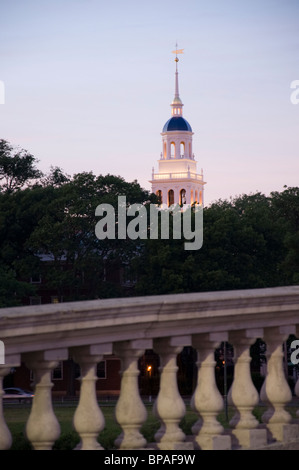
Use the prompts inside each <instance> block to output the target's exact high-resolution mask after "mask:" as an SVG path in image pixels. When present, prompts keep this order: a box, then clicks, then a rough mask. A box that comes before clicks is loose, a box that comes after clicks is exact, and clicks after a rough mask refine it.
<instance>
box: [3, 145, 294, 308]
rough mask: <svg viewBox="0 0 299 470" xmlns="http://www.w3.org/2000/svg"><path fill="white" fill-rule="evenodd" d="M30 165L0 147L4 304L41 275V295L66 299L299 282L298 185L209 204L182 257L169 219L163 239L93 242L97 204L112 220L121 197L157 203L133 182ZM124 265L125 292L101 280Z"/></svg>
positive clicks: (29, 289) (17, 299)
mask: <svg viewBox="0 0 299 470" xmlns="http://www.w3.org/2000/svg"><path fill="white" fill-rule="evenodd" d="M35 164H36V159H35V158H34V157H33V156H32V155H30V154H29V153H28V152H26V151H16V150H14V149H13V147H12V146H11V145H10V144H9V143H8V142H6V141H4V140H0V184H1V185H2V191H0V281H1V287H0V306H2V307H3V306H11V305H19V304H21V303H22V302H24V299H26V298H27V299H28V297H29V295H34V293H35V289H34V288H33V286H32V285H31V284H30V278H32V277H35V276H39V275H40V274H41V276H42V279H43V281H44V284H43V288H44V289H45V290H47V291H51V292H53V293H55V295H57V296H62V297H63V300H64V301H66V300H82V299H94V298H109V297H120V296H124V295H158V294H171V293H183V292H198V291H217V290H230V289H249V288H263V287H271V286H279V285H288V284H296V283H297V284H298V283H299V188H284V190H283V191H282V192H280V193H279V192H273V193H271V194H270V196H268V197H267V196H265V195H263V194H261V193H256V194H250V195H241V196H238V197H236V198H234V199H231V200H229V201H228V200H224V201H223V200H219V201H217V202H215V203H213V204H211V205H210V206H209V207H206V208H204V216H203V219H204V227H203V234H204V242H203V246H202V248H201V249H199V250H197V251H187V250H185V249H184V243H185V240H184V238H183V236H182V237H181V239H172V222H171V218H170V239H169V240H161V239H159V240H154V239H150V238H149V237H148V239H147V240H138V239H137V240H130V239H129V238H127V239H124V240H122V239H118V238H117V237H116V239H115V240H111V239H108V238H106V239H105V240H98V239H97V237H96V236H95V226H96V223H97V221H98V218H97V217H96V216H95V209H96V207H97V206H98V205H99V204H103V203H109V204H111V205H112V206H113V207H114V208H115V214H116V222H117V220H118V196H126V202H127V206H129V205H132V204H134V203H139V204H140V203H142V204H144V206H145V207H147V206H148V205H149V204H150V203H157V198H156V196H155V195H153V194H150V193H149V192H148V191H145V190H143V189H142V188H141V187H140V185H139V184H138V182H137V181H133V182H131V183H129V182H126V181H125V180H124V179H123V178H122V177H120V176H114V175H109V174H108V175H106V176H104V175H99V176H96V175H94V174H93V173H92V172H83V173H78V174H75V175H74V176H73V177H70V176H69V175H65V174H64V173H63V171H62V170H61V169H60V168H57V167H56V168H51V170H50V172H49V174H48V175H46V176H44V175H41V173H40V172H39V171H38V170H37V169H36V168H35ZM32 181H34V184H32ZM29 183H30V184H31V186H30V187H29ZM148 214H149V211H148ZM193 216H194V214H193ZM148 227H149V220H148ZM124 266H125V270H126V275H127V277H128V278H130V279H131V280H134V282H135V289H134V290H133V289H131V290H130V292H128V291H127V290H125V288H124V287H123V285H122V283H121V282H120V280H118V281H117V280H116V281H115V280H111V279H108V278H107V270H110V271H114V272H119V270H120V268H122V267H124Z"/></svg>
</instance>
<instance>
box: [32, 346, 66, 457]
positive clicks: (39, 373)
mask: <svg viewBox="0 0 299 470" xmlns="http://www.w3.org/2000/svg"><path fill="white" fill-rule="evenodd" d="M67 357H68V353H67V350H66V349H63V350H53V351H45V352H42V351H40V352H37V353H29V354H25V355H24V361H25V363H26V365H27V367H28V368H29V369H32V370H33V372H34V383H35V391H34V398H33V402H32V408H31V413H30V416H29V418H28V421H27V423H26V428H25V431H26V436H27V438H28V440H29V441H30V442H31V444H32V446H33V448H34V449H35V450H51V449H52V446H53V444H54V442H55V441H56V440H57V439H58V437H59V436H60V425H59V423H58V420H57V418H56V416H55V414H54V411H53V406H52V394H51V389H52V387H53V383H52V382H51V371H52V370H53V369H54V368H55V367H56V366H57V364H58V362H59V361H60V360H65V359H67Z"/></svg>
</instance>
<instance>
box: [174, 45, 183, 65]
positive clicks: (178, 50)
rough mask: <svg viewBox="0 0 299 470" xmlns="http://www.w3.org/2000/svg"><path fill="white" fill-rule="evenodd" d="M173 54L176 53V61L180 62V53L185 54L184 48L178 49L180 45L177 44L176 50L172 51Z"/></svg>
mask: <svg viewBox="0 0 299 470" xmlns="http://www.w3.org/2000/svg"><path fill="white" fill-rule="evenodd" d="M172 53H173V54H175V59H174V60H175V61H176V62H178V61H179V59H178V54H184V49H178V45H177V44H176V45H175V51H172Z"/></svg>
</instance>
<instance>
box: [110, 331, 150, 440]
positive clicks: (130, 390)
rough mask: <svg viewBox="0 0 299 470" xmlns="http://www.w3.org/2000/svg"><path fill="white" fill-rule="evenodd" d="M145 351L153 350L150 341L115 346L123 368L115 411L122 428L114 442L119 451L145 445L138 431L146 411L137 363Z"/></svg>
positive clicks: (128, 342) (145, 416) (123, 343)
mask: <svg viewBox="0 0 299 470" xmlns="http://www.w3.org/2000/svg"><path fill="white" fill-rule="evenodd" d="M146 349H152V341H151V340H134V341H125V342H121V343H116V344H115V346H114V352H115V354H117V356H119V357H120V359H121V364H122V371H121V386H120V395H119V399H118V401H117V404H116V408H115V417H116V421H117V422H118V423H119V425H120V426H121V428H122V433H121V434H120V436H119V437H118V438H117V439H116V440H115V445H116V446H117V447H119V448H120V449H141V448H143V447H145V446H146V444H147V442H146V439H145V438H144V437H143V435H142V434H141V433H140V431H139V430H140V428H141V426H142V424H143V423H144V422H145V421H146V418H147V411H146V408H145V406H144V404H143V402H142V400H141V398H140V394H139V387H138V376H139V373H140V372H139V369H138V359H139V357H140V356H142V354H143V353H144V351H145V350H146Z"/></svg>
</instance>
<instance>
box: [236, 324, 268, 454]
mask: <svg viewBox="0 0 299 470" xmlns="http://www.w3.org/2000/svg"><path fill="white" fill-rule="evenodd" d="M262 336H263V330H253V329H252V330H251V329H249V330H239V331H233V332H231V333H230V334H229V342H230V343H231V344H232V345H233V347H234V356H235V361H234V362H235V366H234V380H233V383H232V386H231V388H230V390H229V393H228V401H229V404H230V405H233V406H235V408H236V413H235V415H234V416H233V418H232V419H231V421H230V425H231V426H233V427H234V430H233V435H234V436H235V437H236V439H237V445H240V446H242V447H245V448H249V447H257V446H264V445H266V444H267V431H266V430H265V429H257V427H258V426H259V422H258V420H257V419H256V418H255V417H254V415H253V414H252V411H253V409H254V407H255V406H256V405H257V404H258V403H259V394H258V391H257V390H256V388H255V386H254V384H253V382H252V378H251V370H250V363H251V357H250V346H251V345H252V344H253V343H254V342H255V341H256V338H260V337H262Z"/></svg>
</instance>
